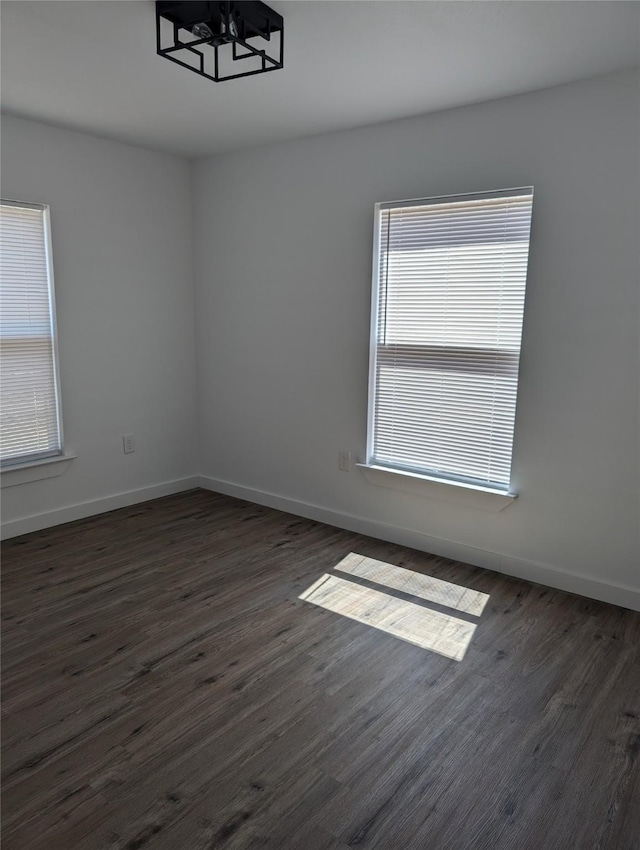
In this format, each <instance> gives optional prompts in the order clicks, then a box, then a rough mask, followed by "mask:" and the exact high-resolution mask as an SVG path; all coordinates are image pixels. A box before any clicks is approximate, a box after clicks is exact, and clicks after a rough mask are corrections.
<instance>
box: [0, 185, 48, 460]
mask: <svg viewBox="0 0 640 850" xmlns="http://www.w3.org/2000/svg"><path fill="white" fill-rule="evenodd" d="M45 216H46V208H45V207H42V206H36V205H24V206H22V205H17V204H15V203H12V202H5V201H3V202H2V204H1V205H0V307H1V312H0V390H1V393H2V398H1V402H2V404H1V414H0V416H1V421H0V425H1V427H0V447H1V453H0V454H1V459H2V463H3V465H7V464H11V463H16V462H24V461H28V460H34V459H37V458H40V457H46V456H50V455H56V454H59V453H60V449H61V446H60V427H59V421H58V405H57V389H56V375H55V363H54V356H55V354H54V352H55V348H54V339H53V321H52V303H51V287H50V282H49V263H48V257H47V251H48V234H47V229H46V228H47V222H46V219H45Z"/></svg>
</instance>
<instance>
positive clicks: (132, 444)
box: [122, 434, 136, 455]
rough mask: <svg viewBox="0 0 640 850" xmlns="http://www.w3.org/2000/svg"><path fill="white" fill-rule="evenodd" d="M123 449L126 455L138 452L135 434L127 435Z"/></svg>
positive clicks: (123, 441) (124, 438)
mask: <svg viewBox="0 0 640 850" xmlns="http://www.w3.org/2000/svg"><path fill="white" fill-rule="evenodd" d="M122 448H123V450H124V453H125V454H126V455H128V454H131V452H135V450H136V438H135V437H134V436H133V434H125V435H124V437H123V438H122Z"/></svg>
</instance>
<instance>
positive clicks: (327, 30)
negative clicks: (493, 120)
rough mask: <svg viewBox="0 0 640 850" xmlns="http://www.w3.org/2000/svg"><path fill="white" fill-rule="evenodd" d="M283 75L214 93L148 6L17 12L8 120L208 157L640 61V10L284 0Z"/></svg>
mask: <svg viewBox="0 0 640 850" xmlns="http://www.w3.org/2000/svg"><path fill="white" fill-rule="evenodd" d="M270 5H271V6H272V7H273V8H274V9H276V10H277V11H278V12H280V13H281V14H282V15H283V16H284V19H285V34H286V39H285V67H284V69H283V70H278V71H274V72H271V73H268V74H264V75H259V76H256V77H246V78H244V79H238V80H230V81H227V82H221V83H214V82H210V81H209V80H206V79H204V78H202V77H199V76H197V75H196V74H194V73H192V72H191V71H188V70H185V69H183V68H180V67H179V66H177V65H174V64H173V63H171V62H168V61H167V60H166V59H163V58H162V57H160V56H157V55H156V52H155V11H154V3H153V2H149V0H120V2H113V0H107V2H105V1H104V0H62V1H61V0H44V1H43V2H39V1H38V0H35V1H34V2H28V1H27V0H21V1H20V2H15V1H14V0H4V2H2V4H1V15H2V99H3V108H4V110H5V111H6V112H10V113H13V114H16V115H22V116H24V117H27V118H37V119H40V120H43V121H47V122H50V123H54V124H58V125H60V126H64V127H70V128H74V129H78V130H84V131H86V132H90V133H95V134H98V135H101V136H105V137H108V138H114V139H120V140H122V141H125V142H131V143H134V144H140V145H144V146H147V147H151V148H157V149H160V150H166V151H171V152H175V153H180V154H185V155H187V156H200V155H204V154H210V153H215V152H219V151H227V150H232V149H235V148H243V147H250V146H252V145H256V144H261V143H265V142H269V141H275V140H281V139H286V138H295V137H298V136H306V135H311V134H315V133H322V132H326V131H329V130H336V129H343V128H349V127H355V126H359V125H363V124H371V123H374V122H377V121H386V120H389V119H393V118H400V117H406V116H410V115H417V114H420V113H424V112H430V111H434V110H438V109H445V108H448V107H453V106H461V105H464V104H468V103H474V102H479V101H483V100H489V99H492V98H497V97H502V96H505V95H510V94H517V93H521V92H525V91H531V90H534V89H539V88H545V87H547V86H552V85H557V84H559V83H565V82H571V81H574V80H577V79H581V78H585V77H590V76H595V75H597V74H605V73H608V72H611V71H616V70H619V69H622V68H628V67H632V66H634V65H638V64H639V62H640V3H638V2H615V0H602V2H598V0H587V2H582V0H553V2H539V0H534V2H528V0H522V2H514V1H513V0H512V2H501V0H498V2H494V0H486V2H482V1H481V0H470V2H463V1H462V0H445V1H444V2H429V1H428V0H423V1H422V2H416V0H414V2H405V0H389V1H388V2H386V0H355V2H352V1H351V0H332V2H331V1H330V0H321V2H318V0H284V2H283V0H272V2H271V3H270Z"/></svg>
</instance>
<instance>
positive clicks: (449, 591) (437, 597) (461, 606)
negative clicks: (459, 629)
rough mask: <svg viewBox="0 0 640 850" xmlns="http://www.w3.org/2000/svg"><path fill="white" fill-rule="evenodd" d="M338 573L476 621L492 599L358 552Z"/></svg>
mask: <svg viewBox="0 0 640 850" xmlns="http://www.w3.org/2000/svg"><path fill="white" fill-rule="evenodd" d="M334 569H336V570H340V571H341V572H343V573H349V574H350V575H352V576H358V577H359V578H364V579H368V580H369V581H374V582H375V583H376V584H382V585H385V586H386V587H390V588H392V589H393V590H400V591H402V592H403V593H409V594H411V596H417V597H418V598H419V599H426V600H427V601H428V602H435V603H436V604H437V605H445V606H446V607H447V608H455V609H456V610H457V611H464V613H465V614H471V615H473V616H474V617H479V616H480V615H481V614H482V612H483V610H484V606H485V605H486V604H487V600H488V599H489V594H488V593H480V592H479V591H478V590H471V588H469V587H462V586H461V585H459V584H451V583H450V582H448V581H442V580H441V579H437V578H433V577H432V576H426V575H424V574H423V573H416V572H414V571H413V570H407V569H404V568H403V567H396V566H394V565H393V564H387V563H385V562H384V561H376V560H375V559H374V558H366V557H365V556H364V555H358V554H356V553H355V552H350V553H349V554H348V555H347V556H346V557H345V558H343V559H342V560H341V561H340V563H339V564H336V566H335V567H334Z"/></svg>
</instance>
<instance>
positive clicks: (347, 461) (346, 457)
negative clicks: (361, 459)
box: [338, 450, 351, 472]
mask: <svg viewBox="0 0 640 850" xmlns="http://www.w3.org/2000/svg"><path fill="white" fill-rule="evenodd" d="M338 469H339V470H340V471H341V472H349V470H350V469H351V452H346V451H344V450H341V451H339V452H338Z"/></svg>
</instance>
